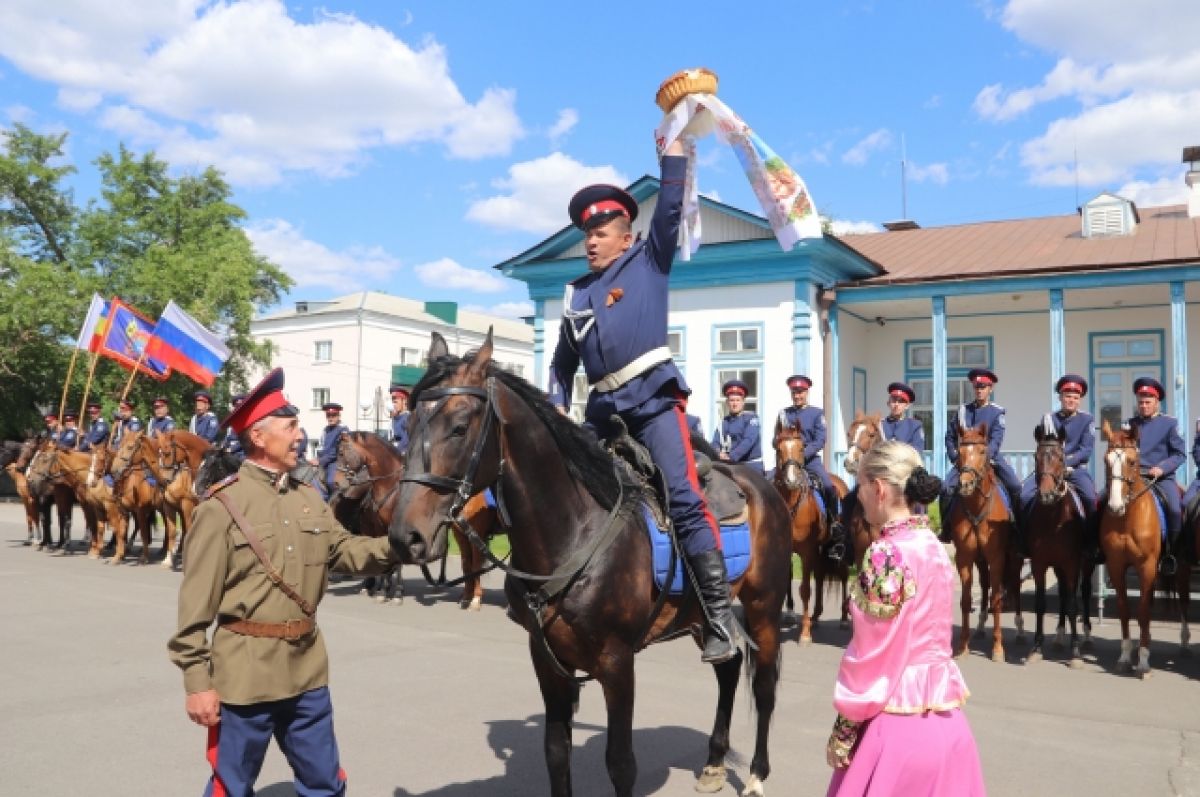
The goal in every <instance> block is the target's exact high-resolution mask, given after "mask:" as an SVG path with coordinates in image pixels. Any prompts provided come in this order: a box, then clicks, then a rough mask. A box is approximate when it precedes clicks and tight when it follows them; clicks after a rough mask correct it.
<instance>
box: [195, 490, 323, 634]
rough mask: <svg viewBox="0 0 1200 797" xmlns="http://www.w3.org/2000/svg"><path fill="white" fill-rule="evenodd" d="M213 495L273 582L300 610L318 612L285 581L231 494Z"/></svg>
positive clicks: (310, 615) (220, 493)
mask: <svg viewBox="0 0 1200 797" xmlns="http://www.w3.org/2000/svg"><path fill="white" fill-rule="evenodd" d="M212 497H213V498H215V499H217V500H218V501H220V502H221V504H222V506H224V507H225V509H226V510H227V511H228V512H229V516H230V517H231V518H233V522H234V523H236V524H237V527H238V528H239V529H241V531H242V534H243V535H245V537H246V542H248V543H250V550H252V551H254V555H255V556H257V557H258V561H260V562H262V566H263V569H265V570H266V571H267V578H269V579H271V583H272V584H274V585H275V586H276V587H278V588H279V590H280V591H281V592H282V593H283V594H284V595H287V596H288V597H289V598H291V599H292V600H293V601H295V602H296V605H297V606H299V607H300V610H301V611H302V612H304V613H305V614H306V615H307V616H309V617H312V616H313V615H315V614H316V613H317V607H315V606H313V605H312V604H311V603H309V602H308V601H306V600H304V598H302V597H301V596H300V595H298V594H297V593H296V591H295V590H294V589H292V588H291V587H289V586H288V585H287V583H285V582H284V580H283V576H281V575H279V571H278V570H276V569H275V566H274V565H272V564H271V558H270V557H269V556H267V552H266V551H264V550H263V545H262V540H260V539H259V538H258V535H257V534H255V533H254V532H253V531H251V530H250V521H248V520H246V516H245V515H243V514H242V510H240V509H238V508H237V507H236V506H234V503H233V501H232V500H230V498H229V496H228V495H226V494H225V493H224V492H218V493H214V494H213V496H212Z"/></svg>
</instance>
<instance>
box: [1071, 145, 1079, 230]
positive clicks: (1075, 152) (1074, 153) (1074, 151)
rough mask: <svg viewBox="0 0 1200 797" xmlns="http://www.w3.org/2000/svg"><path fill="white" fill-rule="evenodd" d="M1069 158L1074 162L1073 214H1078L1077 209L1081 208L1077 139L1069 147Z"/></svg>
mask: <svg viewBox="0 0 1200 797" xmlns="http://www.w3.org/2000/svg"><path fill="white" fill-rule="evenodd" d="M1071 157H1072V158H1073V159H1074V161H1075V212H1076V213H1078V212H1079V208H1080V207H1081V206H1080V204H1079V142H1078V139H1076V141H1075V143H1073V144H1072V145H1071Z"/></svg>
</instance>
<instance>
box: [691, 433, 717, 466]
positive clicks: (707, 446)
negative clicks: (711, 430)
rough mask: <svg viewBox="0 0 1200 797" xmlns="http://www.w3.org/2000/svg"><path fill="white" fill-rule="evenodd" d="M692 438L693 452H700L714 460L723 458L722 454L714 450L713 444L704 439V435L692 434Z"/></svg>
mask: <svg viewBox="0 0 1200 797" xmlns="http://www.w3.org/2000/svg"><path fill="white" fill-rule="evenodd" d="M690 437H691V440H692V450H693V451H699V452H700V453H701V454H703V455H704V456H706V457H708V458H709V459H712V460H717V459H720V458H721V452H719V451H717V449H715V448H713V446H712V443H710V442H708V441H707V440H705V439H704V435H702V434H700V433H699V432H692V434H691V435H690Z"/></svg>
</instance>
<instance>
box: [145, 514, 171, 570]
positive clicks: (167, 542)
mask: <svg viewBox="0 0 1200 797" xmlns="http://www.w3.org/2000/svg"><path fill="white" fill-rule="evenodd" d="M178 531H179V519H178V517H177V516H176V514H175V512H174V511H173V510H172V509H171V508H170V507H169V506H167V505H166V504H164V505H163V556H162V564H161V567H162V568H163V569H164V570H171V569H173V568H174V562H173V561H172V558H173V555H174V553H175V544H176V535H177V533H178ZM145 558H146V559H147V560H148V559H149V558H150V557H149V556H146V557H145Z"/></svg>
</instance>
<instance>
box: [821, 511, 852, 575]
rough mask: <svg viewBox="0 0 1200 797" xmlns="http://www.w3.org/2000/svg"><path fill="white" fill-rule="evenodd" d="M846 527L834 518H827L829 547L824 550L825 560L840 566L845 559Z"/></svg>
mask: <svg viewBox="0 0 1200 797" xmlns="http://www.w3.org/2000/svg"><path fill="white" fill-rule="evenodd" d="M846 536H847V534H846V527H845V526H843V525H842V521H841V520H839V519H838V518H837V517H836V516H831V517H830V518H829V547H828V548H827V549H826V550H825V558H827V559H828V560H829V561H831V562H833V563H834V564H841V563H842V560H843V559H845V558H846Z"/></svg>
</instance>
